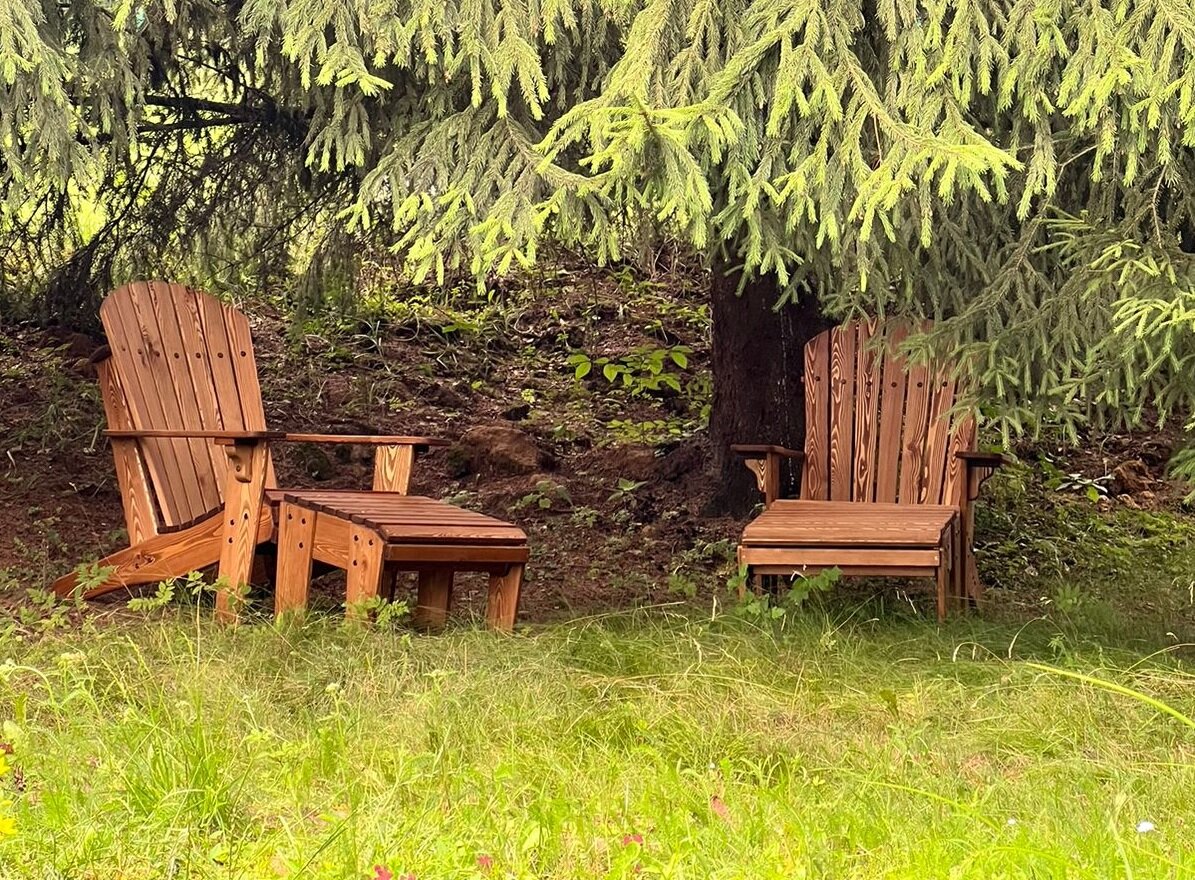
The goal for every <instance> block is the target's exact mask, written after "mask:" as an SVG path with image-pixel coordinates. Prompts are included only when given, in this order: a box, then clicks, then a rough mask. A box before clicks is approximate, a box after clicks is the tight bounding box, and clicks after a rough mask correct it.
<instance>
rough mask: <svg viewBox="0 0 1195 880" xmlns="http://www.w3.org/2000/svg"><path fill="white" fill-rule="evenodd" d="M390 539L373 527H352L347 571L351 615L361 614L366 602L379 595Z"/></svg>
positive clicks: (347, 595) (350, 529) (346, 585)
mask: <svg viewBox="0 0 1195 880" xmlns="http://www.w3.org/2000/svg"><path fill="white" fill-rule="evenodd" d="M385 549H386V542H385V540H384V539H383V538H382V536H381V535H379V534H378V533H377V532H375V531H374V530H373V529H368V528H365V527H364V526H358V525H354V526H351V527H350V528H349V565H348V568H347V569H346V575H345V609H346V614H347V616H349V617H357V618H359V617H361V616H362V614H363V613H364V608H363V605H364V603H366V602H367V601H368V600H370V599H372V598H374V597H375V596H377V595H378V593H379V591H380V590H381V586H382V570H383V568H384V565H385V561H384V560H385V555H384V554H385Z"/></svg>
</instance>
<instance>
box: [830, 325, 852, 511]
mask: <svg viewBox="0 0 1195 880" xmlns="http://www.w3.org/2000/svg"><path fill="white" fill-rule="evenodd" d="M830 333H831V337H830V500H831V501H850V500H851V488H852V484H853V483H854V463H855V456H854V443H855V428H854V421H855V349H856V342H857V339H858V336H857V333H856V331H855V326H854V325H853V324H846V325H844V326H842V327H835V328H834V329H833V330H832V331H830Z"/></svg>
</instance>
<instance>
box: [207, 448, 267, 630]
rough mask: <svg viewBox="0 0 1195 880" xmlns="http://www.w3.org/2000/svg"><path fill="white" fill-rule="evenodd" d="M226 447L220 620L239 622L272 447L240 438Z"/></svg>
mask: <svg viewBox="0 0 1195 880" xmlns="http://www.w3.org/2000/svg"><path fill="white" fill-rule="evenodd" d="M224 449H225V452H227V454H228V479H227V483H226V484H225V489H224V528H223V537H222V539H221V544H220V569H219V577H220V581H221V587H220V589H219V591H218V592H217V593H216V619H217V620H218V621H220V622H221V623H236V622H237V620H238V619H239V617H240V605H241V601H242V599H243V596H244V591H245V588H246V586H247V584H248V583H249V575H250V571H251V570H252V567H253V555H254V551H255V550H256V549H257V529H258V520H260V518H261V508H262V503H263V502H264V500H265V485H266V471H267V461H268V457H269V446H268V444H266V443H265V442H263V441H244V442H242V441H238V442H235V443H231V444H229V445H227V446H225V447H224Z"/></svg>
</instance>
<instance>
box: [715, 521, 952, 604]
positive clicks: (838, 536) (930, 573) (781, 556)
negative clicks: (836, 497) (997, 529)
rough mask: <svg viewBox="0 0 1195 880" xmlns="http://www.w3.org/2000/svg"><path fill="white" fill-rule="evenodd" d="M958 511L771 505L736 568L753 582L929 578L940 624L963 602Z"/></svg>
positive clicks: (748, 536)
mask: <svg viewBox="0 0 1195 880" xmlns="http://www.w3.org/2000/svg"><path fill="white" fill-rule="evenodd" d="M959 538H960V520H959V510H958V508H957V507H951V506H949V505H941V504H888V503H882V502H878V501H877V502H871V503H867V504H862V503H859V502H855V501H796V500H779V501H774V502H772V504H771V505H770V506H769V507H768V508H767V509H766V510H764V512H763V513H761V514H760V515H759V516H758V517H757V518H756V519H754V520H753V521H752V522H750V523H749V524H748V525H747V527H746V528H745V529H744V530H743V539H742V541H741V542H740V543H739V564H740V565H745V566H747V569H748V572H749V573H750V574H752V575H792V574H796V573H802V574H814V573H816V572H819V571H823V570H825V569H827V568H837V569H839V571H841V572H842V574H843V575H844V576H848V577H849V576H853V575H860V576H866V577H928V578H934V579H935V580H936V582H937V588H938V619H939V620H942V619H944V618H945V616H946V610H947V606H948V604H950V603H961V602H963V600H964V595H965V588H964V584H963V568H962V565H961V553H960V552H959Z"/></svg>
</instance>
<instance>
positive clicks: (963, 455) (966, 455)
mask: <svg viewBox="0 0 1195 880" xmlns="http://www.w3.org/2000/svg"><path fill="white" fill-rule="evenodd" d="M955 454H956V455H957V456H958V457H959V459H960V460H961V461H962V462H963V464H964V465H966V467H967V481H966V490H967V497H966V502H967V503H968V504H969V503H970V502H972V501H974V500H975V499H976V498H978V497H979V490H980V488H982V486H983V484H984V483H985V482H986V481H987V479H988V477H990V476H991V475H992V474H994V473H995V472H996V469H997V468H998V467H1000V465H1003V464H1008V463H1009V459H1008V456H1006V455H1003V454H1002V453H999V452H971V451H964V452H957V453H955Z"/></svg>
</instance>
